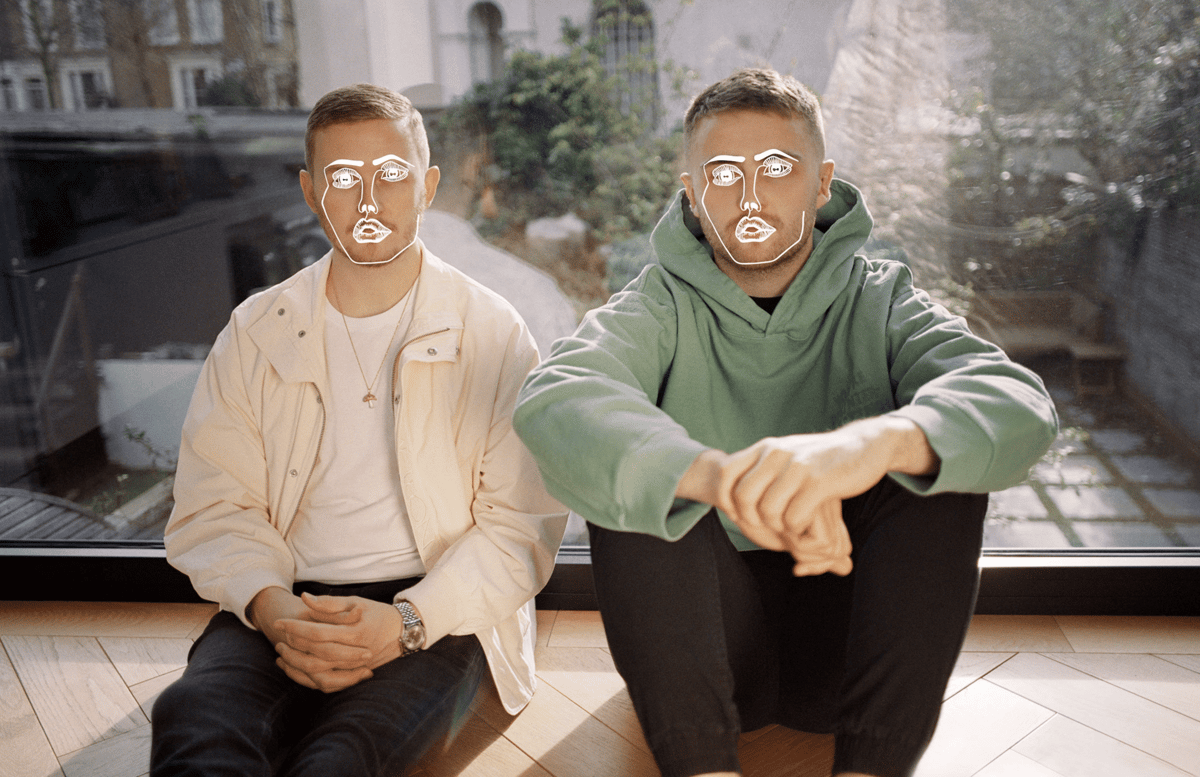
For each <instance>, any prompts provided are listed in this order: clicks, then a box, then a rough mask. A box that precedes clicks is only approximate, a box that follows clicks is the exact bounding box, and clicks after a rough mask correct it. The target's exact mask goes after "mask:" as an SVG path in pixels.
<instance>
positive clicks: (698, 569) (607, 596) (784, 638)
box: [589, 478, 987, 777]
mask: <svg viewBox="0 0 1200 777" xmlns="http://www.w3.org/2000/svg"><path fill="white" fill-rule="evenodd" d="M986 510H987V496H986V495H981V494H939V495H935V496H931V497H919V496H916V495H914V494H912V493H911V492H909V491H907V490H905V489H904V488H903V487H901V486H899V485H898V484H896V483H895V481H893V480H892V479H891V478H884V479H883V480H882V481H880V482H879V484H877V485H876V486H874V487H873V488H872V489H871V490H869V491H867V492H866V493H864V494H862V495H861V496H858V497H855V498H854V499H850V500H847V501H845V502H843V506H842V515H843V518H844V520H845V522H846V525H847V528H848V529H849V531H850V536H851V540H852V541H853V543H854V550H853V554H852V557H853V561H854V570H853V572H851V574H850V575H849V576H847V577H844V578H842V577H838V576H836V575H831V574H826V575H820V576H817V577H802V578H797V577H794V576H793V575H792V573H791V569H792V565H793V562H792V559H791V556H789V555H788V554H786V553H778V552H774V551H766V550H759V551H748V552H738V551H737V550H736V549H735V548H734V547H733V545H732V543H731V542H730V541H729V537H728V535H727V534H726V533H725V530H724V529H723V528H722V526H721V523H720V521H719V519H718V518H717V515H716V513H715V511H714V512H710V513H708V515H706V516H705V517H704V518H703V519H701V521H700V522H699V523H698V524H697V525H696V526H695V527H694V528H693V529H692V530H691V531H689V532H688V533H687V534H686V535H685V536H684V537H682V538H681V539H679V540H678V541H676V542H667V541H665V540H661V539H658V538H656V537H651V536H649V535H645V534H638V533H634V532H616V531H611V530H607V529H602V528H599V527H596V526H591V525H589V531H590V534H591V544H592V573H593V576H594V577H595V583H596V596H597V599H598V600H599V603H600V612H601V616H602V618H603V620H604V627H605V630H606V632H607V634H608V642H609V646H610V648H611V650H612V654H613V659H614V660H615V663H616V666H617V670H618V671H619V672H620V673H621V676H622V677H623V678H624V679H625V682H626V684H627V685H628V687H629V693H630V696H631V697H632V699H633V704H634V708H635V709H636V711H637V714H638V719H639V721H640V722H641V724H642V729H643V731H644V732H645V734H646V739H647V741H648V742H649V743H650V747H651V749H652V750H653V752H654V756H655V759H656V760H657V762H658V766H659V768H660V769H661V770H662V773H663V775H664V777H687V776H689V775H694V774H701V773H704V772H713V771H740V765H739V762H738V757H737V741H738V736H739V735H740V734H741V733H742V732H743V731H753V730H754V729H757V728H760V727H762V726H764V725H767V724H768V723H780V724H783V725H786V726H788V727H791V728H795V729H798V730H802V731H811V732H818V733H834V734H835V735H836V736H835V741H836V745H835V756H834V759H835V760H834V774H837V773H838V772H840V771H859V772H863V773H866V774H873V775H878V776H879V777H899V776H901V775H908V774H910V773H911V772H912V770H913V769H914V768H915V766H916V764H917V762H918V761H919V760H920V757H921V754H922V753H923V752H924V751H925V748H926V746H927V745H928V744H929V740H930V738H931V737H932V736H933V731H934V728H935V726H936V724H937V718H938V713H939V711H940V708H941V702H942V695H943V694H944V692H945V688H946V683H947V681H948V680H949V677H950V673H951V671H952V670H953V668H954V663H955V660H956V659H957V657H958V653H959V650H961V648H962V641H963V638H964V637H965V635H966V629H967V626H968V625H969V623H970V618H971V614H972V612H973V610H974V604H975V594H976V590H977V587H978V580H979V571H978V559H979V551H980V546H981V543H982V534H983V516H984V513H985V512H986Z"/></svg>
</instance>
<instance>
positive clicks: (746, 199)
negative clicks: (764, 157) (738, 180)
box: [742, 172, 762, 213]
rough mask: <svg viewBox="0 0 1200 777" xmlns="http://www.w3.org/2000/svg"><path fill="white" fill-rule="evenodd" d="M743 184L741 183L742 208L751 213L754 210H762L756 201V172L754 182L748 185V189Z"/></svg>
mask: <svg viewBox="0 0 1200 777" xmlns="http://www.w3.org/2000/svg"><path fill="white" fill-rule="evenodd" d="M745 186H746V185H745V184H744V183H743V184H742V210H744V211H746V212H747V213H753V212H754V211H756V210H762V205H760V204H759V202H758V173H757V172H756V173H755V174H754V183H752V184H751V185H750V191H746V188H745Z"/></svg>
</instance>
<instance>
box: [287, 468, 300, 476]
mask: <svg viewBox="0 0 1200 777" xmlns="http://www.w3.org/2000/svg"><path fill="white" fill-rule="evenodd" d="M288 474H289V475H291V476H292V477H296V476H297V475H299V474H300V472H299V470H292V471H291V472H289V473H288Z"/></svg>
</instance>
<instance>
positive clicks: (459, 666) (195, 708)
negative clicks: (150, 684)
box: [150, 578, 487, 777]
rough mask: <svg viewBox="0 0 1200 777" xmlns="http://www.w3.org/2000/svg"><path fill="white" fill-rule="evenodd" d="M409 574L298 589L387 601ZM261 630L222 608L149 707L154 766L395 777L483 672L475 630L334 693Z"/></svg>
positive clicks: (442, 727)
mask: <svg viewBox="0 0 1200 777" xmlns="http://www.w3.org/2000/svg"><path fill="white" fill-rule="evenodd" d="M413 582H416V579H415V578H414V579H410V580H404V581H390V582H387V583H373V584H368V585H363V586H345V585H343V586H327V585H322V584H320V583H299V584H297V585H296V591H297V593H299V592H300V591H309V592H310V593H314V594H318V595H321V594H337V595H342V596H351V595H353V596H361V597H363V598H367V599H374V600H376V601H385V602H390V601H391V600H392V596H393V595H394V594H395V593H396V592H397V591H399V590H401V589H403V588H405V587H407V585H408V584H411V583H413ZM275 659H276V653H275V649H274V648H273V647H272V646H271V644H270V643H269V642H268V641H267V639H266V638H265V637H264V636H263V635H262V633H261V632H258V631H255V630H253V629H250V628H247V627H246V626H245V624H243V623H242V622H241V621H240V620H238V618H237V617H236V616H235V615H233V614H232V613H229V612H224V611H222V612H219V613H217V614H216V615H215V616H214V617H213V619H212V620H211V621H210V622H209V624H208V627H207V628H206V629H205V631H204V633H203V634H202V635H201V636H200V639H198V640H197V641H196V644H195V645H194V646H193V647H192V652H191V655H190V656H189V657H188V665H187V669H185V670H184V673H183V677H181V678H180V679H179V680H177V681H176V682H175V683H174V684H172V685H171V686H170V687H168V688H167V689H166V690H165V691H163V693H162V695H161V696H159V698H158V700H157V701H156V702H155V703H154V713H153V716H152V717H153V727H152V739H151V758H150V762H151V768H150V773H151V774H152V775H154V777H165V776H166V775H204V776H205V777H213V775H263V777H266V776H267V775H271V774H280V775H312V776H313V777H318V776H321V775H339V777H341V776H342V775H394V774H400V773H402V771H403V768H404V767H405V766H406V765H409V764H412V763H413V762H415V761H416V760H418V759H419V758H420V757H421V755H422V754H423V753H424V752H425V751H426V750H427V749H428V748H429V747H430V746H431V745H433V744H435V743H436V742H437V741H438V740H439V739H441V738H442V737H444V736H445V735H446V734H447V733H448V732H449V731H451V730H452V728H453V727H454V725H455V723H456V722H457V721H458V720H460V719H461V718H462V716H463V715H465V713H466V711H467V707H468V705H469V704H470V702H471V699H472V698H473V697H474V695H475V691H476V689H477V688H478V687H479V683H480V680H481V678H482V676H483V672H484V668H485V666H486V663H487V661H486V659H485V658H484V656H483V649H482V648H481V647H480V645H479V640H478V639H476V638H475V636H474V635H467V636H463V637H455V636H448V637H443V638H442V639H440V640H438V641H437V642H436V643H434V644H433V645H431V646H430V647H429V649H427V650H422V651H420V652H419V653H414V654H412V655H410V656H405V657H403V658H397V659H395V660H393V661H390V662H388V663H386V664H384V665H383V666H380V667H378V668H377V669H375V670H374V676H373V677H371V678H370V679H367V680H364V681H362V682H360V683H358V684H356V685H352V686H350V687H349V688H345V689H343V690H341V691H337V692H335V693H329V694H326V693H322V692H320V691H314V690H311V689H309V688H305V687H304V686H302V685H299V684H297V683H296V682H294V681H293V680H291V679H290V678H289V677H288V676H287V675H285V674H284V673H283V670H281V669H280V668H279V667H277V666H276V665H275Z"/></svg>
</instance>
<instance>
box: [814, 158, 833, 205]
mask: <svg viewBox="0 0 1200 777" xmlns="http://www.w3.org/2000/svg"><path fill="white" fill-rule="evenodd" d="M817 179H818V184H819V188H818V189H817V209H818V210H820V209H821V208H823V207H825V203H827V202H829V201H830V200H831V199H832V198H833V193H832V192H830V191H829V187H830V185H831V184H832V183H833V160H832V159H826V160H825V161H824V162H822V163H821V171H820V172H819V173H817Z"/></svg>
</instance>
